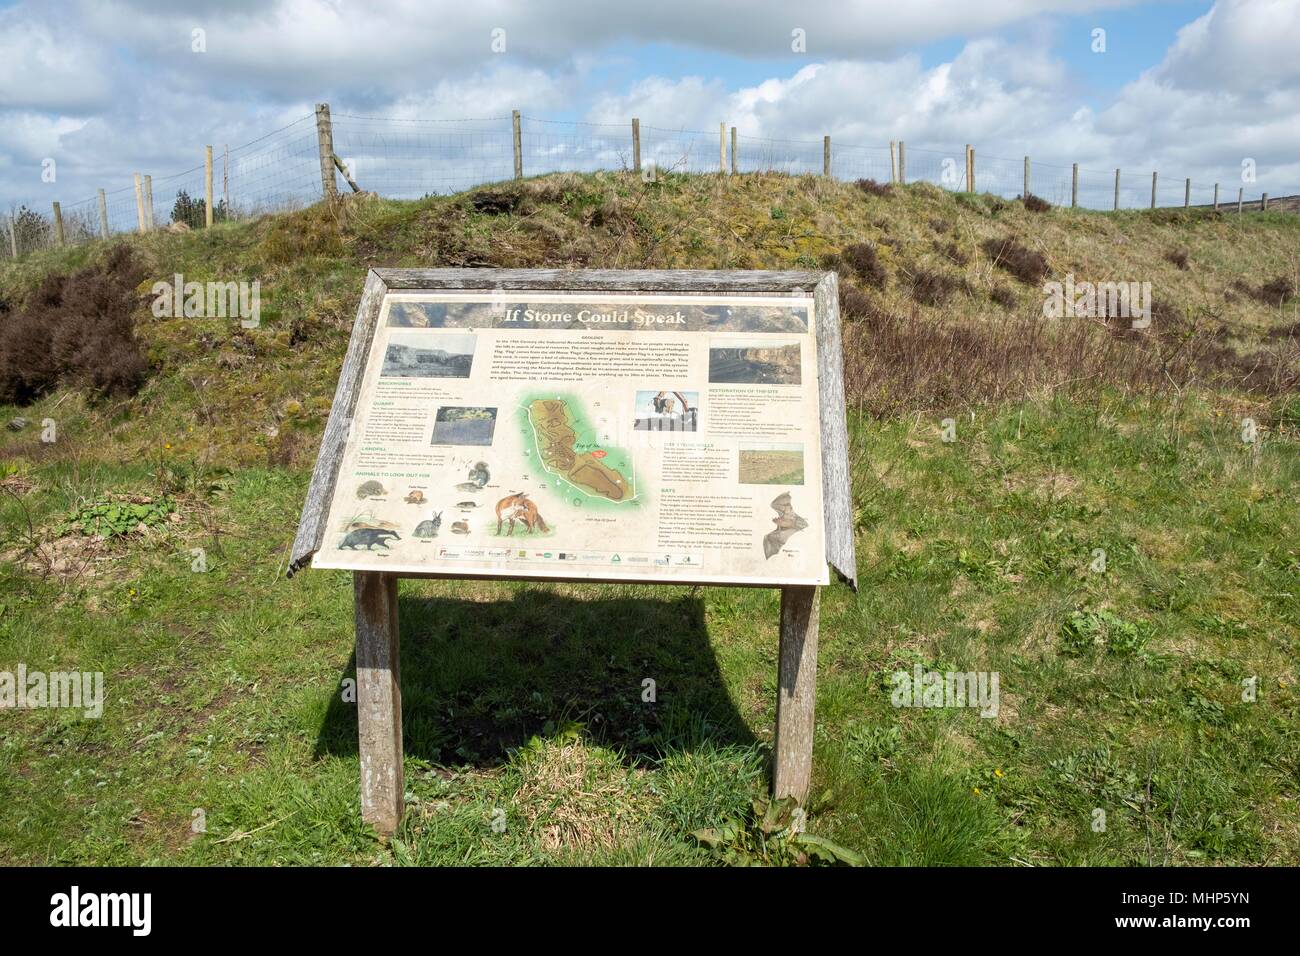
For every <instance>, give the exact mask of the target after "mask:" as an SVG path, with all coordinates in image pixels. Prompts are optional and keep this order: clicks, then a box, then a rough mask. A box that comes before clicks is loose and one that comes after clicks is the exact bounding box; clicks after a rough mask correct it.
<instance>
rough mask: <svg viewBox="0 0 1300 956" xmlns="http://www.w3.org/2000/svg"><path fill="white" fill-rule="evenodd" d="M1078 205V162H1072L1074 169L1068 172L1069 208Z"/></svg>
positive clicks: (1075, 207)
mask: <svg viewBox="0 0 1300 956" xmlns="http://www.w3.org/2000/svg"><path fill="white" fill-rule="evenodd" d="M1078 207H1079V164H1078V163H1075V164H1074V169H1073V170H1072V171H1071V172H1070V208H1071V209H1077V208H1078Z"/></svg>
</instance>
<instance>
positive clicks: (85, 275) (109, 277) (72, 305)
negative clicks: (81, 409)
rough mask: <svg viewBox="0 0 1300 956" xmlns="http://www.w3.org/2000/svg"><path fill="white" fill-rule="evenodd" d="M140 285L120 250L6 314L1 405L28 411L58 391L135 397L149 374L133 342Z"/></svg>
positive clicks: (45, 285) (1, 324)
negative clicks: (63, 388) (24, 407)
mask: <svg viewBox="0 0 1300 956" xmlns="http://www.w3.org/2000/svg"><path fill="white" fill-rule="evenodd" d="M141 277H142V274H141V270H140V268H139V266H138V264H137V263H136V261H135V259H134V257H133V256H132V254H131V249H130V247H128V246H125V245H119V246H114V247H113V248H112V249H111V250H110V251H109V253H108V255H107V256H105V258H104V259H103V261H102V262H100V263H99V264H97V265H95V266H91V267H88V268H85V269H81V270H79V271H77V272H75V273H73V274H72V275H62V274H58V273H55V274H52V275H49V276H47V277H46V278H45V279H44V281H43V282H42V283H41V285H40V286H39V287H38V288H37V289H36V290H35V291H34V292H32V293H31V294H30V295H29V296H27V298H26V301H25V302H24V304H23V306H22V307H21V308H18V309H13V310H12V311H10V310H9V309H0V402H4V403H12V404H16V405H23V404H27V403H29V402H32V401H34V400H35V399H37V398H40V397H41V396H42V395H45V394H47V393H49V392H51V391H53V390H54V389H55V388H57V387H59V386H60V385H66V386H73V387H77V386H83V387H85V388H87V389H89V390H90V391H92V392H97V393H101V394H106V395H113V394H126V395H130V394H133V393H134V392H135V391H136V389H138V388H139V387H140V384H141V382H143V381H144V376H145V372H146V365H145V361H144V357H143V356H142V355H141V354H140V348H139V346H138V345H137V343H136V338H135V315H134V312H135V308H136V305H137V304H138V302H139V299H140V297H139V296H138V295H137V294H136V291H135V285H136V284H137V283H138V282H139V281H140V279H141ZM6 313H7V314H6Z"/></svg>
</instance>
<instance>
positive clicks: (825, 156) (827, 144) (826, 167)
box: [822, 136, 831, 179]
mask: <svg viewBox="0 0 1300 956" xmlns="http://www.w3.org/2000/svg"><path fill="white" fill-rule="evenodd" d="M822 175H823V176H825V177H826V178H828V179H829V178H830V175H831V138H830V137H829V136H823V137H822Z"/></svg>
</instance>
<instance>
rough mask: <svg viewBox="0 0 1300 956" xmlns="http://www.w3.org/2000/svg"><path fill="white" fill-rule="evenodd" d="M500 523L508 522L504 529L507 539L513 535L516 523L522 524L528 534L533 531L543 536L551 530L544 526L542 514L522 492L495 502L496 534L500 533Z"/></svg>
mask: <svg viewBox="0 0 1300 956" xmlns="http://www.w3.org/2000/svg"><path fill="white" fill-rule="evenodd" d="M502 521H506V522H509V524H508V525H507V528H506V536H507V537H508V536H510V535H513V534H514V533H515V522H516V521H518V522H519V523H520V524H522V525H523V526H524V528H525V529H526V530H527V532H528V533H529V534H532V533H533V532H534V531H540V532H542V533H543V534H545V533H546V532H548V531H550V530H551V529H550V528H548V527H547V526H546V521H545V520H544V519H543V518H542V513H541V512H540V511H538V510H537V505H536V504H535V503H534V502H533V501H531V500H529V498H528V495H527V494H525V493H524V492H522V491H519V492H515V493H514V494H513V495H506V497H504V498H502V499H501V500H500V501H498V502H497V534H500V533H501V522H502Z"/></svg>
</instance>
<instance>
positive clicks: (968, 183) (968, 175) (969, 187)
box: [966, 143, 975, 193]
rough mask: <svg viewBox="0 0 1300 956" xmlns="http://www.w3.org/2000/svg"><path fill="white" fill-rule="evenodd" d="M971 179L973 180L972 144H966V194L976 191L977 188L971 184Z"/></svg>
mask: <svg viewBox="0 0 1300 956" xmlns="http://www.w3.org/2000/svg"><path fill="white" fill-rule="evenodd" d="M970 179H971V170H970V143H967V144H966V192H968V193H973V192H974V191H975V187H974V186H973V185H972V184H971V181H970Z"/></svg>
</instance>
